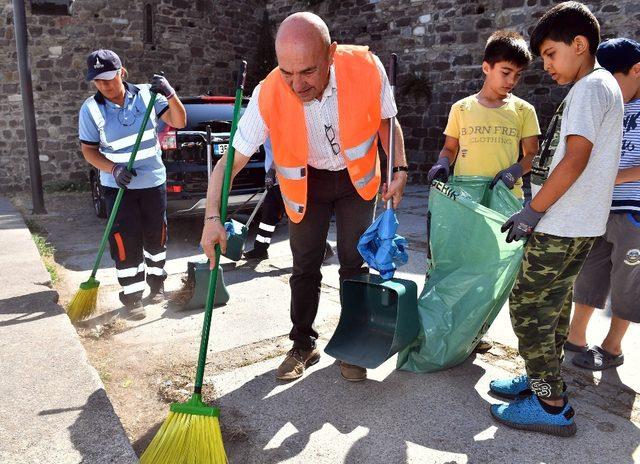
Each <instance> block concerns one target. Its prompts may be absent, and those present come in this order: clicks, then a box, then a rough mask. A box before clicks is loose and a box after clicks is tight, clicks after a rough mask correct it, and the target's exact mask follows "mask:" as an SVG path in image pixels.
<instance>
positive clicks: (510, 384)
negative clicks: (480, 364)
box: [489, 375, 532, 400]
mask: <svg viewBox="0 0 640 464" xmlns="http://www.w3.org/2000/svg"><path fill="white" fill-rule="evenodd" d="M489 391H491V392H492V393H494V394H495V395H497V396H500V397H502V398H507V399H509V400H515V399H518V398H524V397H526V396H529V395H531V393H532V391H531V389H530V388H529V377H528V376H527V375H519V376H518V377H511V378H508V379H500V380H492V381H491V382H490V383H489Z"/></svg>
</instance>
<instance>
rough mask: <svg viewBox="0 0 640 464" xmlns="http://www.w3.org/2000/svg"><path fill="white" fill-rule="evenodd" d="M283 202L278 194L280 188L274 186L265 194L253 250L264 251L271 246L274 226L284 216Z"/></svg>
mask: <svg viewBox="0 0 640 464" xmlns="http://www.w3.org/2000/svg"><path fill="white" fill-rule="evenodd" d="M284 213H285V209H284V202H283V201H282V194H281V193H280V186H279V185H274V186H273V187H272V188H270V189H269V191H268V192H267V196H266V197H265V199H264V203H263V204H262V214H261V218H260V224H258V232H257V233H256V239H255V241H254V244H253V248H254V249H258V250H260V249H263V250H266V249H267V248H269V245H270V244H271V236H272V235H273V232H274V231H275V230H276V225H277V224H278V222H280V220H281V219H282V217H283V216H284Z"/></svg>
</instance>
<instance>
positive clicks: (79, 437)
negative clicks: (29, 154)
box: [0, 197, 138, 464]
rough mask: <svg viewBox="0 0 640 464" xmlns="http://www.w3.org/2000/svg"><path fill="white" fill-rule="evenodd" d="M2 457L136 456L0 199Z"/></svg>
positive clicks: (18, 222)
mask: <svg viewBox="0 0 640 464" xmlns="http://www.w3.org/2000/svg"><path fill="white" fill-rule="evenodd" d="M0 250H2V252H1V253H0V399H1V403H2V405H1V406H0V407H1V408H2V412H1V413H0V462H2V463H7V464H9V463H11V464H22V463H44V462H46V463H48V464H54V463H55V464H57V463H64V464H67V463H87V464H89V463H92V464H93V463H96V464H98V463H123V464H124V463H135V462H138V461H137V459H136V456H135V454H134V452H133V449H132V448H131V445H130V444H129V441H128V439H127V436H126V435H125V433H124V429H123V428H122V425H121V423H120V420H119V419H118V417H117V416H116V414H115V412H114V410H113V407H112V405H111V403H110V401H109V398H108V397H107V395H106V393H105V390H104V386H103V385H102V382H101V381H100V378H99V377H98V374H97V373H96V371H95V370H94V368H93V367H91V366H90V365H89V363H88V361H87V357H86V354H85V351H84V348H83V347H82V345H81V344H80V341H79V339H78V336H77V334H76V332H75V329H74V328H73V326H72V325H71V323H70V322H69V319H68V318H67V316H66V314H65V313H64V311H63V309H62V308H61V307H60V306H59V305H58V304H57V301H58V294H57V292H56V291H55V290H52V288H51V284H50V278H49V274H48V273H47V271H46V269H45V268H44V265H43V264H42V261H41V259H40V255H39V254H38V251H37V249H36V246H35V244H34V242H33V240H32V238H31V235H30V233H29V230H28V229H27V228H26V226H25V223H24V221H23V219H22V217H21V216H20V214H18V212H17V211H16V210H15V209H14V208H13V206H12V205H11V203H9V201H8V200H7V199H6V198H2V197H0Z"/></svg>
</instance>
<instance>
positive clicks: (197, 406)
mask: <svg viewBox="0 0 640 464" xmlns="http://www.w3.org/2000/svg"><path fill="white" fill-rule="evenodd" d="M246 72H247V62H246V61H243V62H242V64H241V67H240V72H239V74H238V81H237V85H236V100H235V106H234V108H233V121H232V123H231V135H230V137H229V149H228V151H227V163H226V165H225V170H224V181H223V183H222V195H221V197H222V198H221V200H220V217H221V218H223V220H224V218H226V217H227V202H228V200H229V189H230V186H231V172H232V170H233V158H234V154H235V149H234V148H233V138H234V135H235V133H236V129H237V127H238V119H239V117H240V107H241V104H242V93H243V90H244V80H245V76H246ZM215 258H216V264H217V263H218V262H219V261H220V245H216V256H215ZM217 280H218V266H217V265H216V266H214V267H213V270H212V271H211V275H210V277H209V290H208V293H207V302H206V306H205V311H204V321H203V323H202V337H201V339H200V353H199V355H198V369H197V372H196V382H195V386H194V388H193V395H192V396H191V399H190V400H189V401H187V402H186V403H173V404H172V405H171V408H170V412H169V416H168V417H167V420H165V421H164V423H163V424H162V426H161V427H160V430H158V433H157V434H156V436H155V437H154V438H153V440H152V441H151V443H149V446H148V447H147V449H146V451H145V452H144V453H143V454H142V456H141V457H140V462H141V463H142V464H205V463H207V464H226V462H227V455H226V453H225V451H224V444H223V443H222V433H221V432H220V421H219V420H218V417H219V415H220V410H219V409H218V408H213V407H209V406H207V405H206V404H205V403H204V402H203V401H202V383H203V379H204V366H205V363H206V359H207V348H208V345H209V330H210V329H211V313H212V310H213V301H214V299H215V292H216V283H217Z"/></svg>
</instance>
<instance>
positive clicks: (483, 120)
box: [427, 31, 540, 199]
mask: <svg viewBox="0 0 640 464" xmlns="http://www.w3.org/2000/svg"><path fill="white" fill-rule="evenodd" d="M531 59H532V56H531V53H530V52H529V49H528V47H527V43H526V42H525V40H524V38H523V37H522V36H521V35H520V34H518V33H517V32H511V31H497V32H494V33H493V34H491V37H489V40H487V45H486V46H485V49H484V58H483V60H482V72H483V73H484V74H485V80H484V84H483V85H482V89H480V92H478V93H477V94H474V95H471V96H469V97H466V98H463V99H462V100H459V101H457V102H456V103H454V104H453V106H452V107H451V111H450V113H449V120H448V122H447V127H446V129H445V130H444V135H445V136H446V139H445V142H444V147H443V148H442V151H441V152H440V157H439V159H438V161H437V162H436V163H435V164H434V165H433V167H432V168H431V169H430V170H429V173H428V175H427V180H428V182H429V184H430V183H431V181H432V180H433V179H438V180H442V181H443V182H446V181H447V180H448V179H449V174H450V166H451V165H452V164H454V162H455V167H454V174H455V175H456V176H489V177H493V178H494V179H493V182H492V183H491V187H493V186H494V185H495V183H496V182H498V180H502V181H503V182H504V183H505V184H506V185H507V187H509V188H510V189H513V193H514V194H515V195H516V196H517V197H518V198H521V199H523V198H524V194H523V192H522V176H523V175H524V174H526V173H527V172H529V171H530V170H531V161H532V160H533V157H534V156H535V154H536V153H537V152H538V136H539V135H540V126H539V125H538V118H537V116H536V111H535V109H534V108H533V106H532V105H531V104H529V103H527V102H526V101H524V100H522V99H521V98H518V97H516V96H515V95H513V94H512V93H511V91H512V90H513V88H514V87H515V86H516V84H517V83H518V81H519V80H520V77H521V75H522V73H523V72H524V70H525V69H526V68H527V66H528V65H529V63H530V62H531ZM520 147H522V154H523V158H522V159H521V160H520V162H518V155H519V153H520Z"/></svg>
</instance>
